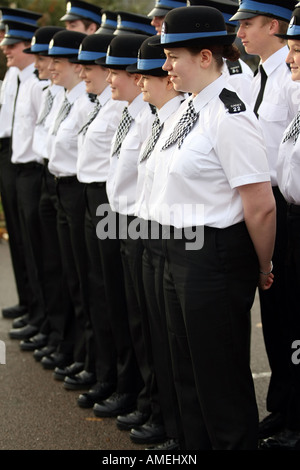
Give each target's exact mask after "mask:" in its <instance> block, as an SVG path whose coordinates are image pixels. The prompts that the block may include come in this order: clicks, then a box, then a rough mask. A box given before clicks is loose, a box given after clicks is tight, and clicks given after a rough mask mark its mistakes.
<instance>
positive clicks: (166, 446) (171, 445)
mask: <svg viewBox="0 0 300 470" xmlns="http://www.w3.org/2000/svg"><path fill="white" fill-rule="evenodd" d="M145 450H180V447H179V442H178V441H177V439H168V440H166V441H165V442H163V443H162V444H158V445H157V446H150V447H146V449H145Z"/></svg>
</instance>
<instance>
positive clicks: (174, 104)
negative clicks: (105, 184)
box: [136, 94, 187, 220]
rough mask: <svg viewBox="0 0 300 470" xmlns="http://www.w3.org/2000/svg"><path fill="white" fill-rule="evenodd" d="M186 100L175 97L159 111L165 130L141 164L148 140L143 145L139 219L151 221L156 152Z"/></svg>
mask: <svg viewBox="0 0 300 470" xmlns="http://www.w3.org/2000/svg"><path fill="white" fill-rule="evenodd" d="M186 98H187V95H184V94H181V95H178V96H175V97H174V98H172V99H171V100H170V101H168V102H167V103H166V104H165V105H164V106H163V107H162V108H161V109H159V110H158V111H157V114H158V117H159V120H160V123H161V124H162V125H163V128H162V131H161V134H160V136H159V138H158V140H157V142H156V145H155V147H154V149H153V151H152V153H151V154H150V155H149V158H147V159H146V160H144V161H143V162H140V157H141V155H142V153H143V150H144V149H145V147H146V145H147V142H148V139H147V140H146V141H145V142H144V144H143V145H142V148H141V152H140V157H139V161H138V180H137V189H136V215H137V216H138V217H141V218H142V219H145V220H149V219H150V216H149V197H150V193H151V188H152V183H153V174H154V166H155V162H154V158H153V154H154V150H155V148H156V147H157V148H159V149H160V148H161V147H162V144H161V142H162V140H163V139H164V135H167V136H169V133H170V127H171V126H172V123H173V119H174V114H175V112H176V111H177V110H178V108H179V107H180V106H181V104H182V102H183V101H184V100H185V99H186Z"/></svg>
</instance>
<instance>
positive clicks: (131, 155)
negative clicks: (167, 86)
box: [106, 93, 154, 215]
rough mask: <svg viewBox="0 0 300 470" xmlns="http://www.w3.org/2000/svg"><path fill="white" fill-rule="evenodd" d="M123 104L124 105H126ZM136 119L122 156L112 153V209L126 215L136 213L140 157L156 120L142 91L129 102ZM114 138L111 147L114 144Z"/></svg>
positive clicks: (109, 188)
mask: <svg viewBox="0 0 300 470" xmlns="http://www.w3.org/2000/svg"><path fill="white" fill-rule="evenodd" d="M123 107H124V106H123ZM128 111H129V114H130V115H131V117H132V118H133V121H132V123H131V126H130V129H129V132H128V134H127V135H126V137H125V139H124V141H123V143H122V147H121V151H120V154H119V156H118V157H117V156H116V155H111V156H110V168H109V174H108V178H107V184H106V190H107V196H108V200H109V203H110V205H111V208H112V210H113V211H115V212H118V213H120V214H123V215H134V214H135V201H136V185H137V176H138V170H137V167H138V158H139V154H140V150H141V146H142V144H143V142H144V141H145V140H146V139H147V138H148V137H149V135H150V133H151V128H152V122H153V120H154V114H153V113H152V111H151V109H150V106H149V104H148V103H145V102H144V101H143V97H142V94H141V93H140V94H139V95H138V96H137V97H136V98H135V99H134V100H133V102H132V103H131V104H130V105H129V106H128ZM114 140H115V137H114V139H113V142H112V149H113V146H114Z"/></svg>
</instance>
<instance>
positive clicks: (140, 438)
mask: <svg viewBox="0 0 300 470" xmlns="http://www.w3.org/2000/svg"><path fill="white" fill-rule="evenodd" d="M129 437H130V439H131V440H132V442H135V443H136V444H155V443H157V442H163V441H164V440H165V439H166V432H165V428H164V426H163V425H162V424H156V423H151V422H149V421H148V422H147V423H145V424H142V426H137V427H135V428H132V429H131V431H130V434H129Z"/></svg>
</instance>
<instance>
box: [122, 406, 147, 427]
mask: <svg viewBox="0 0 300 470" xmlns="http://www.w3.org/2000/svg"><path fill="white" fill-rule="evenodd" d="M148 419H149V414H148V413H142V412H141V411H139V410H135V411H133V412H132V413H128V414H126V415H120V416H118V417H117V427H118V428H119V429H121V430H122V431H130V429H132V428H134V427H135V426H141V425H142V424H144V423H146V421H147V420H148Z"/></svg>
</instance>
